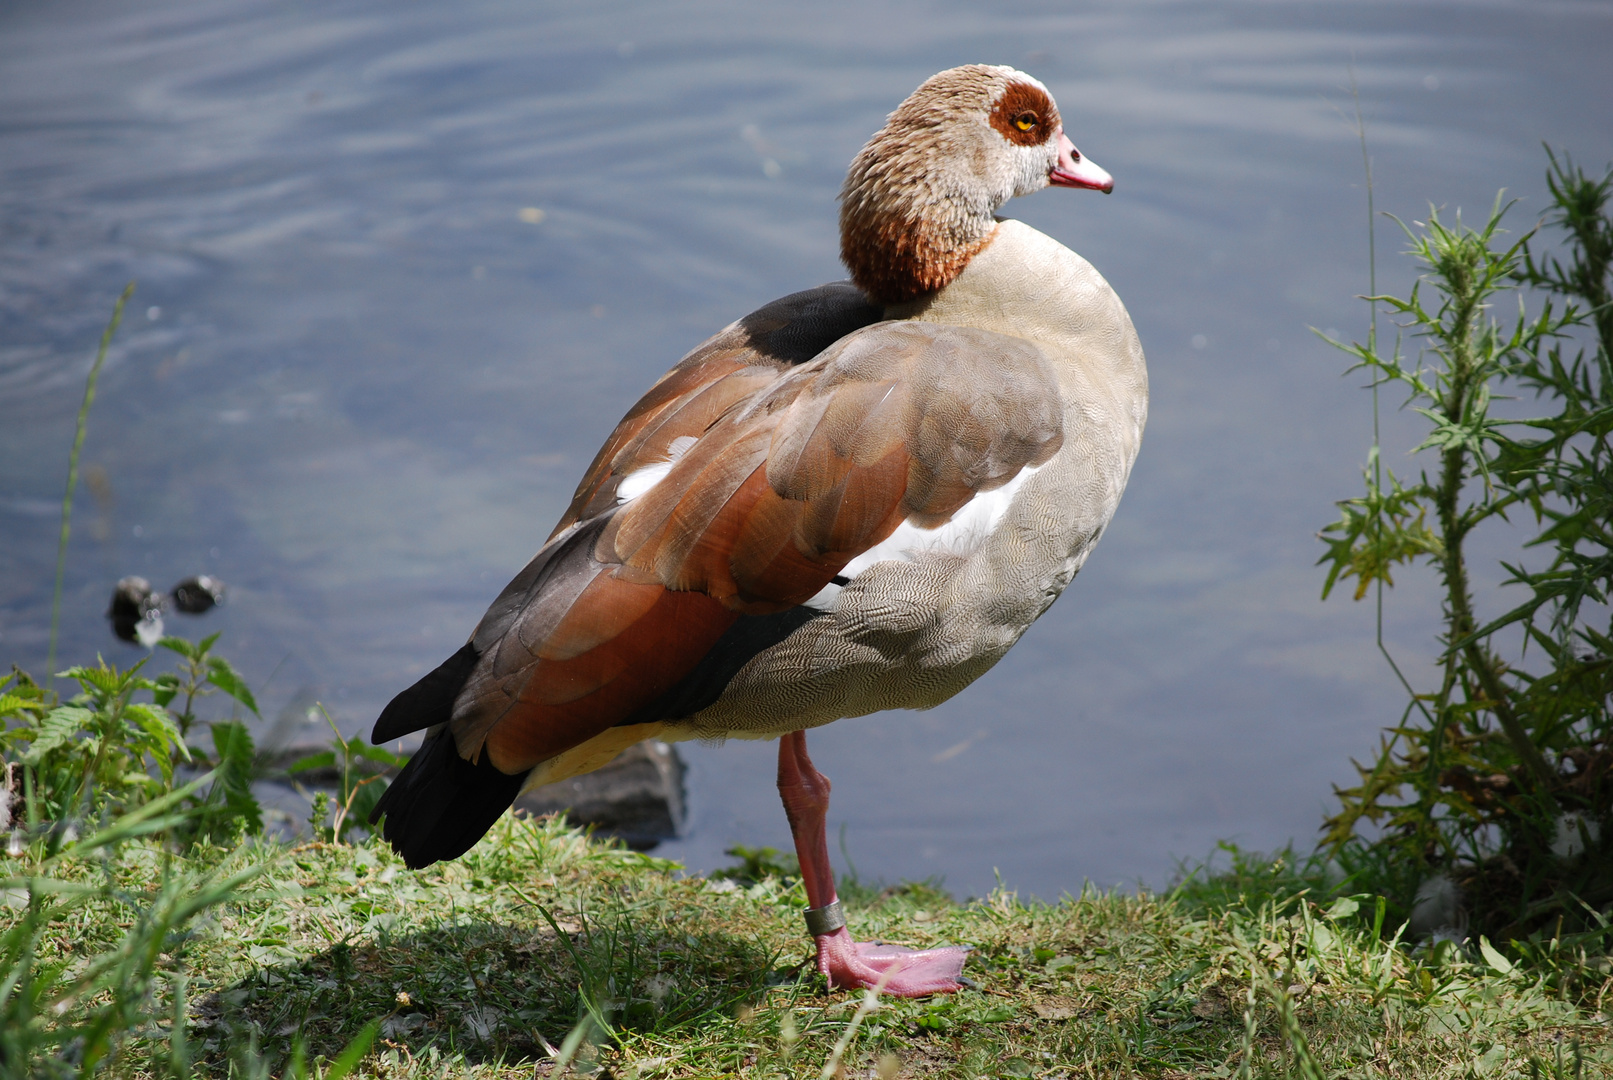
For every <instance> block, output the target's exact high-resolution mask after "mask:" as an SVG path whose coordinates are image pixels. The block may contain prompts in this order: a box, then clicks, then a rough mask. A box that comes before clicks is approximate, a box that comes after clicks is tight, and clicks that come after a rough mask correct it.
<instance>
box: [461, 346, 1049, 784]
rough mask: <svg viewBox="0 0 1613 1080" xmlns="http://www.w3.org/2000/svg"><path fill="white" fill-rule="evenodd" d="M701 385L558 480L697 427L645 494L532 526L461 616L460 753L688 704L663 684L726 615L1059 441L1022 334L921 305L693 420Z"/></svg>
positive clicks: (704, 652) (539, 754) (627, 460)
mask: <svg viewBox="0 0 1613 1080" xmlns="http://www.w3.org/2000/svg"><path fill="white" fill-rule="evenodd" d="M737 370H738V369H733V370H730V371H729V372H728V373H726V374H723V375H719V376H718V379H717V380H716V381H715V382H716V383H721V382H723V381H727V380H729V379H733V378H736V375H735V371H737ZM750 371H752V372H754V367H752V368H751V369H750ZM742 377H743V378H744V379H745V380H746V381H747V382H750V381H752V380H756V379H757V378H758V376H757V375H756V374H750V373H747V374H745V375H743V376H742ZM709 385H715V383H714V384H708V387H709ZM703 397H704V394H703V393H702V391H701V390H700V389H698V388H696V389H688V388H686V389H684V390H682V391H680V392H679V393H678V394H676V395H674V396H672V397H670V398H669V399H668V400H667V401H666V402H665V403H664V404H662V405H659V406H656V407H655V408H653V409H649V410H646V411H645V412H644V414H643V415H649V414H650V413H652V412H653V413H654V416H653V418H652V420H650V421H647V422H646V423H645V424H642V425H641V426H640V427H639V429H638V430H637V432H636V433H635V434H632V435H630V436H628V437H627V438H624V439H622V440H620V445H621V447H622V449H621V450H619V451H618V452H617V453H616V454H614V455H612V456H611V457H610V460H609V462H608V465H606V466H599V465H597V464H596V469H595V472H596V473H597V474H598V476H603V477H606V478H607V479H606V481H605V482H603V483H599V482H596V483H595V484H594V486H593V487H592V488H591V489H589V487H588V483H587V482H585V485H584V487H582V488H579V499H582V504H581V505H583V506H584V507H585V508H591V507H593V506H595V505H596V504H598V503H600V502H601V500H600V496H599V493H600V492H603V491H605V490H607V488H609V487H611V486H613V485H614V484H615V483H616V482H618V481H619V479H620V477H622V476H625V475H627V474H628V473H631V472H633V471H634V470H635V469H638V468H642V467H644V466H646V465H648V464H651V463H652V462H653V461H655V460H656V458H655V456H654V455H655V454H656V452H657V451H656V450H655V449H654V448H655V447H656V446H658V445H660V436H658V435H657V436H654V437H648V438H646V437H643V436H644V434H645V432H646V431H648V430H650V428H651V426H652V425H653V427H654V428H655V429H657V430H670V431H676V432H678V433H680V434H683V435H694V436H695V437H696V439H697V441H696V442H695V443H694V445H693V446H692V447H690V448H689V449H688V450H687V451H686V452H685V453H684V454H683V455H682V456H681V457H680V458H679V459H678V460H677V461H676V463H675V464H673V465H672V467H671V468H670V470H669V471H668V472H667V474H666V475H665V476H664V477H663V478H662V479H661V480H660V481H659V482H658V483H656V484H655V485H654V486H653V487H651V488H650V489H649V490H648V491H645V492H644V493H643V494H641V495H639V496H637V497H636V498H634V499H632V500H630V501H628V502H626V503H625V504H622V505H619V506H618V505H617V504H616V503H615V501H614V499H613V500H611V501H610V502H609V503H605V504H603V506H602V508H601V509H599V510H598V512H596V513H594V514H593V515H592V516H591V517H590V518H588V519H585V520H584V522H583V524H582V525H581V526H579V527H577V528H575V529H574V530H572V531H569V532H564V533H562V534H561V535H559V536H557V537H556V539H555V540H553V541H551V543H550V545H548V546H546V547H545V549H544V551H543V552H540V553H539V555H538V557H537V558H536V559H534V561H533V566H532V567H529V569H528V570H527V571H524V572H523V574H522V575H521V576H520V577H518V578H517V579H516V581H515V582H512V584H511V587H510V589H508V590H506V592H505V594H504V595H503V596H501V598H500V600H499V601H498V602H496V603H495V604H494V606H493V608H492V609H491V610H490V611H489V612H488V615H487V617H486V618H485V619H484V620H483V623H482V625H481V626H480V627H478V629H477V632H476V634H475V636H474V637H473V639H472V643H473V645H474V646H475V648H476V650H477V652H478V653H479V654H480V658H479V660H478V662H477V664H476V665H475V668H474V669H473V670H472V672H471V673H470V676H469V678H468V680H467V681H466V684H465V686H464V689H463V690H462V692H461V693H460V694H459V696H458V698H457V700H456V702H455V705H454V710H453V721H452V731H453V733H454V737H455V742H456V744H457V746H458V749H459V752H460V753H461V754H462V755H464V756H465V757H466V758H468V759H470V760H473V761H474V760H477V759H478V758H479V756H480V754H481V752H482V750H483V749H484V748H485V749H486V750H487V751H488V753H489V756H490V759H491V761H492V763H493V764H494V765H495V766H496V767H497V768H498V769H499V770H501V771H503V772H520V771H525V770H526V769H530V768H532V767H533V766H535V765H536V764H538V763H539V762H541V761H543V760H546V759H547V758H549V757H552V756H554V755H555V754H558V753H561V752H563V751H564V750H566V749H569V748H570V747H572V746H576V745H579V744H581V743H582V742H584V741H586V740H587V739H589V738H592V737H593V736H595V735H597V734H599V733H600V732H602V731H604V730H606V729H607V728H609V727H611V726H613V725H615V724H618V723H622V722H624V721H628V720H631V721H632V722H643V721H644V720H647V719H666V718H668V717H665V716H660V717H650V716H647V715H646V713H647V710H649V708H650V707H651V706H652V705H653V704H655V703H657V702H665V703H667V707H669V708H676V707H677V705H676V704H674V703H678V702H685V703H686V702H689V701H692V700H694V699H695V698H696V697H697V698H699V699H700V700H708V699H709V697H710V688H703V689H702V690H701V691H700V692H699V693H698V694H695V695H691V693H688V692H684V691H681V690H680V689H679V688H680V685H682V684H683V683H684V682H685V681H686V680H688V679H690V678H692V677H693V675H694V673H695V672H696V671H697V669H700V668H701V664H702V661H703V660H704V659H705V658H706V657H707V656H708V654H712V653H713V650H714V648H715V647H716V646H717V645H718V643H719V641H727V642H732V641H733V640H734V638H733V636H732V635H729V636H727V637H725V635H728V632H729V631H730V629H731V628H733V627H734V626H735V623H736V622H737V621H738V620H741V619H748V618H751V619H754V618H759V617H760V618H770V617H772V616H775V615H778V614H780V613H785V612H789V611H791V610H792V609H795V608H796V607H797V606H798V605H800V604H801V603H802V601H804V600H806V599H808V598H809V597H811V596H812V595H813V594H815V593H817V592H818V591H819V590H821V589H822V588H823V587H824V585H826V584H827V583H828V582H829V581H830V580H831V579H832V578H833V577H834V576H835V575H836V574H837V573H839V571H840V570H841V569H842V568H843V567H844V566H845V565H846V563H847V562H849V561H850V560H851V559H852V558H854V557H856V556H857V555H858V554H860V553H861V552H863V551H865V550H867V549H868V548H869V547H872V546H873V545H875V544H877V543H879V542H880V541H881V540H883V539H885V538H886V537H887V536H889V535H890V533H891V532H892V531H893V530H894V529H895V528H896V527H897V525H899V524H900V523H901V522H902V521H904V520H914V521H916V522H917V523H920V524H940V523H942V522H945V521H946V520H947V519H948V518H950V516H951V515H952V514H954V513H956V512H957V511H958V510H959V509H960V508H961V507H962V506H964V505H965V504H966V503H967V502H968V501H969V499H971V498H972V497H973V496H974V495H975V494H976V493H977V492H981V491H987V490H990V489H992V488H994V487H997V486H1000V485H1001V484H1004V483H1006V482H1007V481H1009V480H1010V479H1012V478H1013V477H1014V476H1015V475H1017V474H1018V472H1019V471H1020V470H1021V469H1022V468H1024V467H1026V466H1035V465H1040V464H1041V463H1043V462H1045V461H1046V460H1047V459H1048V458H1050V457H1051V456H1052V455H1053V454H1054V453H1055V452H1056V451H1057V450H1058V448H1059V445H1060V444H1061V442H1062V439H1063V429H1062V416H1063V412H1062V404H1061V399H1060V396H1059V392H1058V388H1057V383H1056V381H1055V379H1054V376H1053V373H1052V371H1051V368H1050V367H1049V365H1048V363H1047V360H1046V358H1045V357H1044V356H1043V355H1042V353H1041V352H1040V350H1038V349H1037V348H1036V347H1035V346H1034V345H1033V344H1031V343H1030V342H1027V341H1024V340H1021V339H1018V338H1011V337H1006V336H1003V335H999V334H994V333H990V332H987V331H982V330H975V329H970V328H960V327H949V326H942V325H936V324H928V323H912V322H895V323H879V324H875V325H872V326H867V327H864V328H862V329H859V330H856V331H854V332H853V333H851V334H848V335H846V336H844V337H842V338H841V339H840V340H838V341H837V342H835V343H834V344H833V345H832V346H831V347H829V348H828V349H827V350H825V351H824V352H823V353H822V354H821V355H819V356H818V357H817V358H816V359H814V360H812V361H811V362H809V363H805V364H801V365H798V366H795V367H792V368H789V369H786V370H784V371H783V372H782V373H775V374H774V375H773V376H772V377H771V378H770V379H769V380H768V381H767V382H766V384H765V385H761V386H757V387H755V388H753V389H751V390H750V392H749V393H748V394H747V395H746V396H743V397H740V398H738V399H737V400H734V401H732V402H730V403H728V404H727V405H726V406H725V407H724V408H723V409H722V410H721V411H720V412H719V413H718V414H717V415H716V416H715V417H714V418H713V417H712V412H713V411H714V410H713V409H712V407H711V403H710V402H709V401H705V400H703ZM625 424H626V421H624V425H625ZM696 428H698V429H699V430H696ZM622 431H623V429H622V428H618V435H620V434H621V433H622ZM613 438H615V436H613ZM670 438H671V437H668V439H667V440H666V441H667V442H668V443H670ZM630 449H631V450H633V452H632V453H629V452H628V451H629V450H630ZM601 460H604V455H603V454H602V455H601ZM597 480H598V477H597V476H596V481H597ZM590 490H591V491H592V494H589V493H588V492H589V491H590ZM585 495H586V498H584V496H585ZM577 505H578V504H576V503H574V506H573V511H575V510H576V509H577ZM769 625H771V622H769ZM758 640H761V641H768V640H769V635H761V636H760V637H759V638H758ZM724 648H725V649H727V648H728V647H727V646H725V647H724ZM719 651H720V650H719ZM734 659H735V658H733V657H727V656H726V653H725V654H724V661H723V665H722V668H723V670H725V671H729V672H731V671H732V670H737V667H736V665H735V664H734V662H733V661H734ZM706 666H707V667H709V666H710V665H709V664H707V665H706ZM709 675H710V673H709V672H707V673H706V676H708V677H709Z"/></svg>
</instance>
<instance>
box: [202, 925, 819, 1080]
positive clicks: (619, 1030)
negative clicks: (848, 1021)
mask: <svg viewBox="0 0 1613 1080" xmlns="http://www.w3.org/2000/svg"><path fill="white" fill-rule="evenodd" d="M650 907H652V905H650V904H647V903H646V904H638V905H635V904H633V903H631V902H628V903H624V904H623V905H622V906H621V907H620V908H619V909H618V910H615V911H611V912H608V913H606V914H604V915H601V916H598V917H587V918H586V920H584V919H581V918H578V917H577V916H575V915H562V916H559V917H558V918H557V919H556V921H554V922H553V923H551V922H549V921H548V919H547V918H544V917H535V918H534V921H533V923H531V924H526V925H512V924H509V923H504V922H495V921H464V922H454V923H449V922H444V923H443V924H442V925H441V926H439V927H436V928H433V929H429V930H426V931H415V932H411V933H410V934H408V935H396V936H395V935H393V934H391V933H390V932H389V931H388V929H387V927H386V925H385V923H384V921H378V923H377V925H375V926H374V927H373V930H374V932H373V933H365V934H364V935H363V938H362V940H359V941H356V942H355V943H354V944H351V945H349V944H337V945H335V946H333V947H331V948H329V949H326V950H324V951H323V952H320V953H318V954H316V955H313V956H310V957H308V958H306V959H303V960H301V961H300V962H286V963H283V964H279V965H266V966H264V967H262V968H260V969H259V970H258V971H257V972H256V973H255V974H254V975H252V976H251V977H249V978H247V979H244V980H242V981H240V982H238V983H236V984H235V985H233V986H231V987H229V988H227V989H224V990H222V991H220V992H218V993H216V994H212V995H209V996H208V997H206V998H203V999H201V1000H200V1001H199V1002H198V1003H197V1006H196V1008H195V1009H194V1010H193V1021H192V1030H193V1032H194V1036H193V1037H195V1038H197V1040H198V1041H204V1040H205V1046H206V1052H207V1057H208V1059H209V1062H210V1063H212V1064H216V1065H218V1066H221V1067H222V1066H223V1065H224V1064H225V1062H226V1061H227V1060H228V1057H229V1053H230V1048H231V1047H232V1046H234V1047H239V1046H241V1045H243V1044H245V1043H247V1042H248V1041H249V1040H255V1042H256V1045H257V1047H258V1048H259V1052H260V1054H261V1055H262V1057H264V1058H265V1059H267V1060H270V1061H273V1060H277V1059H284V1058H285V1057H286V1056H287V1055H289V1053H290V1052H291V1049H292V1045H293V1042H294V1040H295V1039H296V1038H297V1037H298V1036H299V1035H300V1036H301V1038H302V1039H303V1040H305V1042H306V1044H307V1048H308V1052H309V1053H310V1054H311V1055H318V1054H323V1055H326V1056H334V1055H336V1054H337V1053H338V1052H339V1051H340V1050H341V1049H342V1047H344V1046H345V1045H346V1044H347V1042H348V1040H349V1039H351V1038H352V1037H353V1035H354V1034H355V1033H356V1032H358V1031H359V1030H360V1029H361V1028H362V1027H363V1026H364V1025H365V1024H366V1023H368V1022H369V1021H371V1020H374V1019H377V1018H384V1019H382V1024H381V1034H380V1038H379V1040H378V1041H377V1043H376V1046H377V1048H378V1049H380V1050H382V1051H385V1050H388V1049H390V1050H395V1051H397V1052H398V1054H399V1055H400V1056H403V1055H407V1056H408V1057H410V1058H417V1057H420V1056H422V1055H425V1054H428V1053H429V1052H431V1048H433V1047H434V1048H435V1055H443V1056H449V1057H454V1058H459V1059H462V1060H463V1061H464V1062H466V1063H467V1064H492V1063H511V1064H513V1063H516V1062H520V1061H528V1062H531V1061H534V1060H536V1061H543V1060H547V1059H548V1058H549V1057H550V1050H551V1048H552V1047H555V1046H558V1045H560V1044H561V1043H562V1042H563V1041H564V1039H565V1037H566V1035H567V1034H568V1033H569V1032H571V1031H572V1029H573V1028H575V1027H576V1026H577V1025H578V1024H579V1023H580V1022H582V1021H583V1019H584V1018H585V1017H588V1016H590V1015H591V1016H592V1017H593V1018H594V1019H595V1023H594V1024H593V1025H592V1028H593V1030H592V1039H593V1041H596V1042H609V1041H611V1040H612V1038H613V1037H614V1036H615V1035H616V1034H623V1035H625V1034H627V1033H630V1032H637V1033H647V1034H658V1035H666V1034H671V1033H673V1032H680V1033H694V1032H695V1031H698V1030H699V1029H700V1028H703V1027H706V1026H709V1025H712V1024H717V1023H721V1022H723V1021H726V1020H729V1019H731V1018H732V1017H733V1016H734V1015H735V1014H736V1013H737V1012H739V1011H740V1010H743V1009H747V1008H753V1007H754V1006H755V1005H757V1004H758V1003H759V1002H760V1001H761V999H762V997H763V996H764V995H765V994H766V993H767V991H768V989H769V988H770V987H772V986H777V985H780V984H784V983H794V982H796V981H797V979H798V977H799V975H800V970H799V969H798V968H794V967H782V968H781V967H778V966H776V965H777V964H778V961H779V958H778V956H777V955H775V954H771V953H768V952H767V951H765V950H764V949H763V948H762V947H761V946H760V945H759V944H757V943H756V942H752V941H745V940H742V939H741V938H739V937H737V936H734V935H730V934H725V933H721V932H714V931H710V930H701V929H694V930H692V931H691V932H689V933H686V934H678V933H676V932H669V931H668V929H667V928H666V927H665V926H664V925H662V924H661V923H660V921H659V920H658V919H657V918H656V917H655V913H654V912H652V911H649V910H648V909H649V908H650ZM557 930H558V931H559V932H558V933H557V932H556V931H557Z"/></svg>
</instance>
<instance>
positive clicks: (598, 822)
mask: <svg viewBox="0 0 1613 1080" xmlns="http://www.w3.org/2000/svg"><path fill="white" fill-rule="evenodd" d="M683 772H684V766H683V759H682V758H680V757H679V756H678V752H677V751H676V750H674V749H673V748H672V747H671V746H669V745H667V744H666V743H664V742H660V741H658V740H654V739H652V740H650V741H648V742H641V743H639V744H638V745H636V746H632V747H629V748H628V749H627V750H624V751H623V752H622V755H621V756H620V757H618V758H617V759H616V760H615V761H613V762H611V763H610V764H609V765H606V766H605V767H604V768H602V769H597V770H595V771H594V772H591V773H586V774H584V775H582V776H574V777H572V778H571V779H569V780H561V781H559V782H557V783H553V784H547V785H545V786H543V787H540V788H536V789H534V790H532V791H529V792H527V793H526V794H525V795H522V796H521V797H520V798H519V799H517V800H515V809H517V810H521V811H525V812H526V813H529V814H553V813H559V812H562V811H563V812H564V813H565V815H566V818H567V819H568V820H569V821H570V822H571V823H572V824H573V825H592V826H593V827H594V829H595V831H596V832H598V833H599V834H600V835H602V836H613V837H616V838H617V839H620V840H621V841H622V842H624V843H625V844H627V846H628V847H631V848H633V849H634V850H637V851H648V850H649V849H650V848H653V847H654V846H655V845H656V844H659V843H660V842H661V841H662V840H670V839H671V838H672V837H674V836H677V835H678V830H679V829H680V828H681V827H682V826H683V817H684V807H683Z"/></svg>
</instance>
